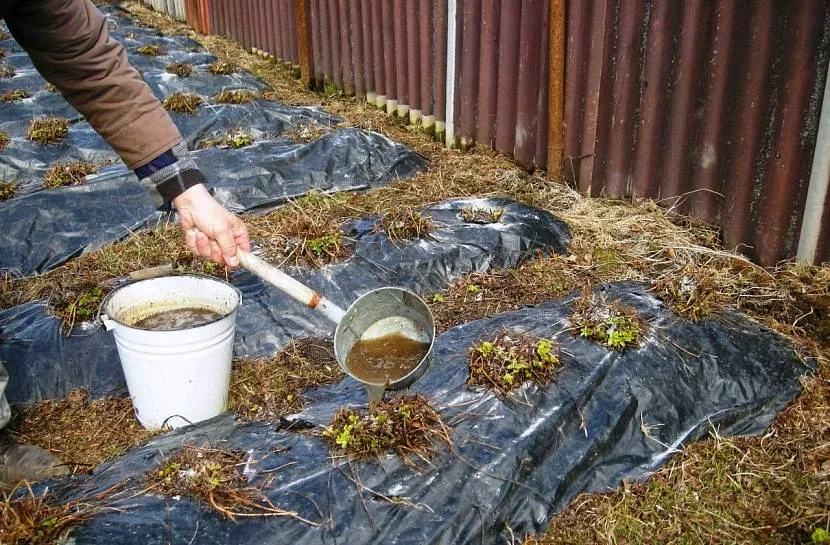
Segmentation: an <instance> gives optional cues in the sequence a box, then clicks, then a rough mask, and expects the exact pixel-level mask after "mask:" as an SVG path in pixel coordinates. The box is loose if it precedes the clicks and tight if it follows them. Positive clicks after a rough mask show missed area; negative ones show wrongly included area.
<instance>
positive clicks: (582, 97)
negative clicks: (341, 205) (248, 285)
mask: <svg viewBox="0 0 830 545" xmlns="http://www.w3.org/2000/svg"><path fill="white" fill-rule="evenodd" d="M166 1H167V3H168V4H169V3H170V0H166ZM150 3H151V4H160V3H164V0H156V1H155V2H150ZM563 4H564V0H214V1H208V0H186V5H185V8H186V9H185V11H186V15H187V20H188V21H189V22H190V24H192V25H193V26H194V27H195V28H197V29H198V30H200V31H202V32H213V33H217V34H222V35H226V36H229V37H231V38H233V39H235V40H237V41H239V42H240V43H242V44H243V45H244V46H245V47H246V48H249V49H252V50H254V51H257V52H260V53H266V54H269V55H272V56H274V57H277V58H280V59H282V60H285V61H288V62H291V63H293V64H297V65H299V66H300V68H301V73H302V78H303V80H304V81H305V82H306V83H309V84H311V85H317V86H319V87H320V88H325V89H326V90H327V91H329V92H334V91H338V92H343V93H345V94H349V95H352V94H353V95H357V96H364V97H366V99H367V100H368V101H369V102H371V103H373V104H375V105H377V106H378V107H382V108H385V109H386V111H387V112H389V113H390V114H396V115H399V116H406V117H408V119H409V121H410V122H412V123H420V124H422V125H423V127H424V128H425V129H426V130H428V131H430V132H434V133H435V134H436V135H437V137H438V138H440V139H442V140H444V141H446V142H447V143H448V144H450V145H459V146H462V147H466V146H468V145H471V144H473V143H474V142H479V143H482V144H485V145H489V146H492V147H494V148H495V149H497V150H500V151H502V152H505V153H508V154H510V155H512V156H513V157H514V158H515V159H516V160H517V162H519V163H520V164H522V165H525V166H527V167H534V166H539V167H545V166H546V165H547V163H548V157H552V158H554V160H553V161H551V163H552V164H551V168H549V171H556V172H558V169H559V168H560V167H561V168H563V170H564V174H565V176H566V177H567V178H568V179H570V180H571V181H572V182H573V183H574V184H576V185H577V186H578V187H579V188H580V190H581V191H583V192H584V193H587V194H592V195H600V194H602V195H607V196H634V197H652V198H656V199H660V200H661V201H662V202H663V203H665V204H667V205H675V206H676V207H677V208H678V209H679V210H681V211H683V212H686V213H689V214H692V215H694V216H696V217H700V218H703V219H705V220H707V221H709V222H713V223H715V224H719V225H720V226H721V227H722V229H723V235H724V240H725V243H726V245H727V246H729V247H737V248H740V249H741V250H742V251H744V252H745V253H748V254H749V255H751V256H752V257H753V258H755V259H757V260H758V261H759V262H761V263H764V264H772V263H775V262H776V261H778V260H779V259H783V258H789V257H792V256H794V255H795V254H796V251H797V250H798V248H799V237H800V235H801V234H804V236H802V237H801V239H802V240H801V247H802V249H804V248H807V249H808V250H809V248H810V247H811V244H812V248H813V251H812V252H810V251H802V252H801V254H800V255H804V256H806V257H805V259H807V260H810V258H811V257H813V258H814V259H815V260H817V261H824V260H828V259H830V201H828V199H830V197H829V196H828V195H827V191H826V187H827V184H826V181H827V180H826V178H827V177H828V176H830V174H828V169H830V167H828V168H823V169H822V168H814V169H812V170H813V173H812V178H813V179H814V180H818V181H817V182H814V183H813V190H812V193H811V197H810V201H809V202H810V204H809V205H808V207H807V208H808V212H809V213H808V218H807V220H803V217H804V210H805V202H807V194H808V186H809V185H810V180H811V167H812V165H813V155H814V151H815V149H816V141H817V135H818V130H819V117H820V115H821V111H822V109H821V104H822V98H823V96H824V85H825V79H826V75H827V67H828V61H829V60H830V0H794V1H791V2H790V1H786V0H753V1H747V2H734V1H733V0H686V1H672V0H631V1H627V0H626V1H623V0H572V1H570V2H567V9H566V13H565V10H564V8H563ZM565 20H566V21H567V22H566V23H565ZM563 66H566V68H564V69H563ZM563 87H564V103H563V98H562V89H563ZM563 109H564V113H563V111H562V110H563ZM563 121H564V123H563ZM829 123H830V122H829ZM827 132H828V136H827V137H826V138H825V139H824V140H823V141H824V142H825V144H824V147H823V148H821V149H822V153H824V154H830V150H828V149H826V148H827V146H828V145H830V144H828V142H830V126H828V129H827ZM563 148H564V150H563ZM562 151H564V161H563V162H561V163H560V157H562V156H563V153H562ZM818 166H820V165H818ZM822 177H824V178H825V183H824V184H823V185H822V184H821V183H820V179H821V178H822ZM817 187H818V188H819V189H820V190H816V188H817ZM822 187H823V188H824V189H823V190H821V188H822ZM803 221H806V222H807V223H808V224H810V225H809V227H810V228H805V229H802V223H803ZM805 236H806V237H807V238H811V239H812V242H811V241H810V240H808V241H806V242H805V240H803V239H804V238H805Z"/></svg>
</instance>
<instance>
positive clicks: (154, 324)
mask: <svg viewBox="0 0 830 545" xmlns="http://www.w3.org/2000/svg"><path fill="white" fill-rule="evenodd" d="M221 317H222V313H221V312H217V311H216V310H214V309H212V308H205V307H183V308H172V309H169V310H162V311H160V312H155V313H153V314H150V315H149V316H146V317H144V318H141V319H140V320H136V321H135V322H134V323H133V324H131V325H132V326H133V327H137V328H139V329H149V330H151V331H172V330H175V329H185V328H188V327H199V326H203V325H205V324H209V323H210V322H212V321H214V320H216V319H218V318H221Z"/></svg>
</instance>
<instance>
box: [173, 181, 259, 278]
mask: <svg viewBox="0 0 830 545" xmlns="http://www.w3.org/2000/svg"><path fill="white" fill-rule="evenodd" d="M173 206H174V207H176V210H177V211H178V212H179V218H180V221H181V224H182V229H184V232H185V237H184V240H185V243H186V244H187V247H188V248H189V249H190V251H191V252H193V253H194V254H195V255H197V256H199V257H202V258H204V259H210V260H212V261H214V262H216V263H218V264H219V265H226V266H228V267H230V268H232V269H234V268H236V267H239V257H238V256H237V255H236V251H237V248H240V249H242V250H246V251H250V250H251V242H250V240H249V239H248V228H247V227H246V226H245V224H244V223H243V222H242V220H241V219H239V218H238V217H237V216H235V215H234V214H232V213H231V212H229V211H228V210H226V209H225V208H224V207H223V206H222V205H221V204H219V203H218V202H217V201H216V199H214V198H213V195H211V194H210V193H209V192H208V190H207V188H206V187H205V186H204V185H203V184H198V185H194V186H193V187H191V188H190V189H188V190H187V191H185V192H184V193H182V194H181V195H179V196H178V197H176V198H175V199H173Z"/></svg>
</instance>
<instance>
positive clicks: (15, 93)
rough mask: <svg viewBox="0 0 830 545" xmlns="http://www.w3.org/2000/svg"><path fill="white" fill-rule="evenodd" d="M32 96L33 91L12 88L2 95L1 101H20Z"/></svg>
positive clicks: (0, 96)
mask: <svg viewBox="0 0 830 545" xmlns="http://www.w3.org/2000/svg"><path fill="white" fill-rule="evenodd" d="M31 96H32V93H30V92H29V91H27V90H26V89H11V90H9V91H6V92H5V93H3V94H2V95H0V102H20V101H21V100H23V99H26V98H29V97H31Z"/></svg>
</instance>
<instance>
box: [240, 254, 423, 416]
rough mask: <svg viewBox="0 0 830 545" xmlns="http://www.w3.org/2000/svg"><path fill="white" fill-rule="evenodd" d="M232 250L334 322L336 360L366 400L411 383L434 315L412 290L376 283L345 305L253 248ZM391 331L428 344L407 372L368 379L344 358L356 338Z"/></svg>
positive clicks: (264, 276) (254, 270) (419, 369)
mask: <svg viewBox="0 0 830 545" xmlns="http://www.w3.org/2000/svg"><path fill="white" fill-rule="evenodd" d="M237 255H238V256H239V261H240V263H241V265H242V266H243V267H244V268H246V269H248V270H249V271H250V272H251V273H253V274H254V275H256V276H258V277H259V278H261V279H262V280H264V281H265V282H267V283H269V284H271V285H272V286H274V287H275V288H277V289H278V290H280V291H282V292H283V293H285V294H286V295H288V296H290V297H292V298H293V299H295V300H296V301H299V302H300V303H302V304H304V305H306V306H308V307H309V308H311V309H313V310H316V311H317V312H320V313H321V314H323V315H324V316H325V317H326V318H328V319H329V320H331V321H332V322H334V323H336V324H337V329H336V330H335V332H334V354H335V356H336V358H337V363H338V364H340V368H341V369H343V371H344V372H345V373H346V374H347V375H349V376H351V377H352V378H354V379H355V380H357V381H359V382H361V383H363V384H364V385H365V386H366V390H367V392H368V397H369V405H370V406H371V405H373V404H375V403H376V402H378V401H380V400H381V399H382V398H383V393H384V391H385V390H400V389H402V388H406V387H407V386H410V385H411V384H413V383H414V382H415V381H417V380H418V379H419V378H421V377H422V376H423V374H424V373H426V371H427V369H428V368H429V366H430V365H431V363H432V349H433V345H434V343H435V319H434V318H433V316H432V311H430V309H429V307H428V306H427V304H426V303H425V302H424V301H423V300H422V299H421V298H420V297H418V296H417V295H415V294H414V293H412V292H410V291H407V290H405V289H401V288H393V287H386V288H378V289H375V290H372V291H370V292H368V293H366V294H364V295H362V296H361V297H360V298H358V299H357V301H355V302H354V303H352V304H351V306H349V308H348V309H346V310H345V311H344V310H343V309H341V308H340V307H339V306H337V305H335V304H334V303H332V302H331V301H329V300H328V299H326V298H325V297H323V296H322V295H320V294H319V293H317V292H316V291H314V290H313V289H311V288H309V287H308V286H306V285H305V284H303V283H301V282H299V281H297V280H295V279H294V278H292V277H291V276H288V275H287V274H285V273H284V272H282V271H281V270H279V269H278V268H277V267H274V266H273V265H271V264H269V263H266V262H265V261H263V260H262V259H260V258H258V257H256V256H255V255H253V254H252V253H250V252H246V251H244V250H237ZM394 333H399V334H401V335H403V336H404V337H407V338H409V339H412V340H414V341H417V342H422V343H424V344H428V345H429V350H428V351H427V353H426V354H425V355H424V357H423V358H421V361H420V362H418V365H416V366H415V367H414V368H413V369H412V370H411V371H410V372H409V373H407V374H406V375H404V376H402V377H400V378H397V379H395V380H388V381H386V382H385V383H373V382H369V381H367V380H366V379H364V378H361V377H359V376H356V375H355V374H354V373H352V371H351V370H350V369H349V368H348V366H347V365H346V360H347V357H348V355H349V352H351V350H352V347H353V346H354V345H355V343H356V342H358V341H361V340H371V339H376V338H379V337H384V336H386V335H390V334H394Z"/></svg>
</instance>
